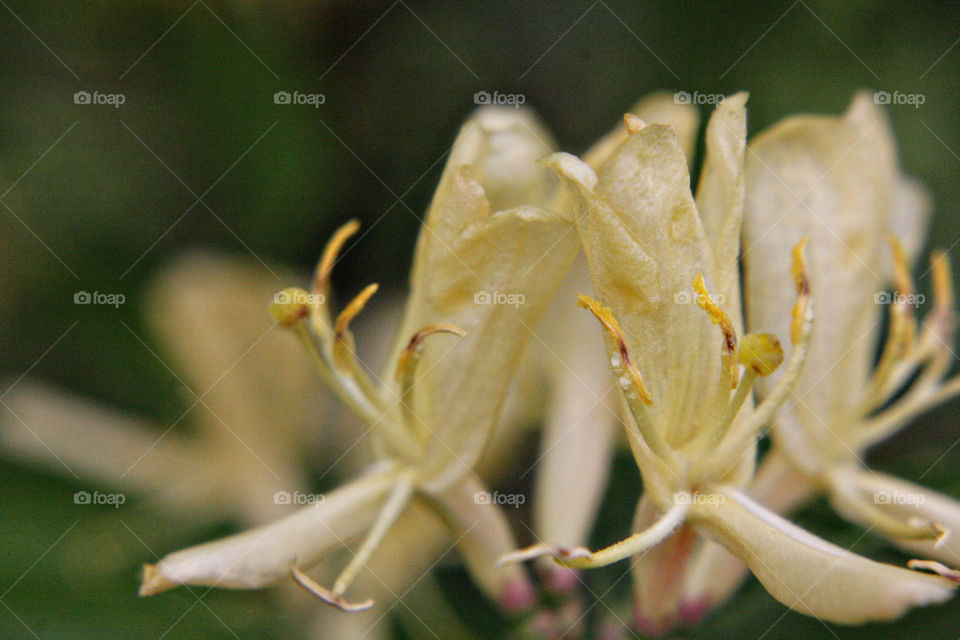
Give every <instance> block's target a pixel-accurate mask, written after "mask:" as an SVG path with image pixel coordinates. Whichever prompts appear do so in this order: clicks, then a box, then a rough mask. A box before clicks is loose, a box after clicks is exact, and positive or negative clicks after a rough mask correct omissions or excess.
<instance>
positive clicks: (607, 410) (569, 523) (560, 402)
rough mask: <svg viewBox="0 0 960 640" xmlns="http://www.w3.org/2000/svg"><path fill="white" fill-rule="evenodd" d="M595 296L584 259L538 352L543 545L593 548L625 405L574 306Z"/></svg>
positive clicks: (538, 506) (541, 335) (592, 328)
mask: <svg viewBox="0 0 960 640" xmlns="http://www.w3.org/2000/svg"><path fill="white" fill-rule="evenodd" d="M590 290H591V286H590V273H589V271H588V270H587V264H586V260H585V259H583V258H582V257H578V258H577V259H576V261H575V262H574V264H573V266H572V267H571V269H570V272H569V274H568V276H567V279H566V280H565V281H564V283H563V285H562V286H561V289H560V291H561V293H560V294H559V295H558V296H557V298H556V299H555V300H554V302H553V305H552V306H551V307H550V309H549V310H548V311H547V312H546V313H545V314H544V318H543V320H542V321H541V323H540V328H539V330H538V331H537V336H538V338H536V339H535V342H534V345H532V346H537V347H539V349H538V350H539V351H540V352H541V358H542V360H543V363H542V366H543V368H544V369H545V370H546V374H545V375H546V376H547V378H548V381H549V385H550V388H549V394H550V400H549V404H548V405H547V408H546V412H545V415H544V416H543V435H542V437H541V443H540V450H541V451H542V454H541V457H540V458H539V459H538V461H537V463H536V464H537V466H536V482H535V486H536V496H535V499H534V501H533V510H534V522H535V524H536V526H535V529H536V532H537V535H538V537H539V538H541V539H542V540H549V541H551V542H553V543H556V544H559V545H561V546H565V547H575V546H580V545H583V544H585V543H586V541H587V536H588V534H589V533H590V528H591V527H592V525H593V520H594V517H595V516H596V511H597V509H598V508H599V506H600V500H601V499H602V498H603V492H604V489H605V488H606V486H607V476H608V472H609V465H610V460H611V457H612V455H613V446H614V443H615V441H616V437H617V435H618V430H619V419H618V415H619V411H620V402H619V399H618V398H617V397H616V394H615V391H616V387H615V386H614V384H613V377H612V376H611V375H610V363H609V361H608V360H607V357H606V355H605V350H604V347H603V342H602V339H601V336H600V335H598V334H597V327H596V321H595V320H594V319H593V318H592V317H590V314H588V313H584V312H583V310H582V309H581V308H580V307H578V306H577V302H576V293H577V292H584V291H590ZM551 564H552V563H551ZM554 566H555V565H554Z"/></svg>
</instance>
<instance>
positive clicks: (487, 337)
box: [402, 207, 576, 488]
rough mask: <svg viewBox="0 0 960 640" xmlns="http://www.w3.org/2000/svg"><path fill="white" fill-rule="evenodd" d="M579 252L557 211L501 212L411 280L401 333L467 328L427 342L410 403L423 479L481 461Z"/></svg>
mask: <svg viewBox="0 0 960 640" xmlns="http://www.w3.org/2000/svg"><path fill="white" fill-rule="evenodd" d="M423 233H429V231H427V230H425V231H424V232H423ZM575 251H576V232H575V231H574V230H573V228H572V226H571V225H570V224H569V223H568V222H566V221H565V220H563V219H562V218H560V217H559V216H557V215H556V214H553V213H551V212H549V211H546V210H544V209H538V208H535V207H525V208H520V209H512V210H509V211H501V212H497V213H494V214H491V215H490V216H489V217H487V218H485V219H483V220H481V221H479V222H476V223H475V224H471V225H468V226H467V227H465V228H464V229H462V231H461V234H460V235H459V236H458V237H457V238H456V239H455V240H454V241H453V242H452V243H451V244H450V245H449V246H447V247H445V248H444V249H438V250H437V253H436V255H435V256H434V259H433V262H432V264H431V268H430V269H429V271H428V273H429V276H427V277H425V278H424V280H423V281H422V282H419V283H415V288H414V291H413V292H412V295H411V301H410V303H409V305H408V310H407V316H406V319H405V322H404V325H403V326H404V329H403V330H402V334H404V335H412V331H415V330H417V329H419V328H421V327H423V326H427V325H429V324H432V323H435V322H448V323H452V324H455V325H456V326H458V327H460V328H462V329H463V330H464V331H465V332H466V336H465V337H463V338H447V339H441V338H437V339H435V340H432V341H429V342H427V343H425V344H424V348H423V352H422V356H421V360H420V364H419V367H420V371H422V372H423V373H422V374H420V376H421V379H420V380H419V381H418V383H417V385H416V387H415V390H414V396H415V397H414V399H413V402H414V407H413V408H414V414H415V415H416V416H418V417H419V418H421V419H422V420H423V423H424V426H425V428H427V429H428V430H429V433H430V438H429V439H428V445H427V447H426V451H425V453H424V476H425V477H426V478H429V479H430V480H429V481H428V485H427V486H431V487H434V488H437V487H442V486H443V485H444V484H446V483H448V482H451V481H453V480H455V479H456V478H457V477H459V476H460V475H461V474H463V473H465V472H466V471H467V469H468V468H469V467H470V466H472V465H473V464H474V463H475V462H476V460H477V458H478V456H479V455H480V453H481V452H482V450H483V447H484V445H485V444H486V443H487V441H488V438H489V436H490V432H491V429H492V428H493V427H494V425H495V423H496V420H497V417H498V414H499V411H500V408H501V405H502V404H503V402H504V400H505V398H506V394H507V391H508V390H509V388H510V382H511V379H512V377H513V374H514V373H515V371H516V369H517V366H518V364H519V362H520V358H521V356H522V355H523V351H524V348H525V346H526V344H527V343H528V342H529V341H530V340H531V338H532V332H533V329H534V328H535V327H536V326H537V322H538V321H539V318H540V315H541V314H542V312H543V311H544V309H545V308H546V306H547V304H548V303H549V302H550V300H551V299H552V297H553V294H554V292H555V291H556V289H557V287H558V286H559V284H560V281H561V279H562V278H563V275H564V274H565V272H566V270H567V269H568V268H569V265H570V262H571V261H572V260H573V257H574V254H575ZM417 285H419V286H417Z"/></svg>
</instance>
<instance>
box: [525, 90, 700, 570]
mask: <svg viewBox="0 0 960 640" xmlns="http://www.w3.org/2000/svg"><path fill="white" fill-rule="evenodd" d="M630 113H632V114H636V115H637V116H639V117H640V118H642V119H643V120H644V121H646V122H651V123H657V124H667V125H670V126H671V127H673V129H674V131H675V132H676V133H677V137H678V139H679V141H680V145H681V147H682V148H683V150H684V153H685V154H686V155H687V157H692V155H693V150H694V147H695V145H696V136H697V125H698V122H699V115H698V113H697V110H696V108H695V107H693V106H691V105H689V104H677V102H676V100H674V96H673V94H668V93H654V94H651V95H649V96H646V97H645V98H643V99H642V100H640V101H638V102H637V103H636V104H635V105H634V106H633V107H632V108H631V109H630ZM628 135H629V134H628V131H627V127H626V125H625V124H624V123H623V122H621V123H620V124H619V126H618V127H616V128H615V129H614V130H613V131H611V132H610V133H608V134H607V135H605V136H604V137H603V138H601V139H600V140H599V141H597V143H596V144H594V145H593V146H592V147H591V148H590V149H589V150H588V151H587V152H586V153H585V154H584V161H585V162H586V163H587V164H588V165H590V167H591V168H592V169H594V170H599V168H600V166H601V165H602V164H603V162H604V161H605V160H606V159H607V157H608V156H609V155H610V154H611V153H612V152H613V151H614V150H615V149H616V148H617V146H619V145H620V144H621V143H622V142H623V141H624V140H626V138H627V136H628ZM551 199H552V201H553V205H552V206H551V207H550V208H551V209H553V210H555V211H557V212H559V213H561V214H563V215H565V216H569V218H570V219H571V220H573V219H574V213H575V212H574V211H573V203H572V202H571V201H570V198H569V197H568V196H567V194H566V192H564V191H559V192H558V193H557V194H556V195H555V196H554V197H553V198H551ZM577 291H590V272H589V270H588V268H587V262H586V259H585V258H584V257H583V255H582V254H580V255H578V256H577V259H576V260H575V261H574V263H573V266H572V267H571V268H570V272H569V273H568V275H567V278H566V280H564V282H563V284H562V285H561V287H560V291H559V293H558V295H557V296H556V298H555V299H554V302H553V304H552V305H551V307H550V309H549V310H548V311H547V312H546V313H545V314H544V317H543V320H541V322H540V327H539V328H538V330H537V331H536V334H537V336H538V339H537V341H536V342H535V343H534V345H532V346H534V347H539V349H535V350H534V354H535V355H536V356H537V357H538V358H539V359H540V364H541V366H542V367H543V370H544V371H545V377H546V381H547V384H548V387H549V399H548V401H547V404H546V408H545V413H544V416H543V433H542V436H541V443H540V451H541V454H540V457H539V458H538V460H537V463H536V477H535V483H534V486H535V493H534V500H533V530H534V533H535V535H536V536H537V537H538V538H539V539H541V540H550V541H551V542H554V543H556V544H559V545H562V546H565V547H574V546H579V545H583V544H586V541H587V536H588V535H589V533H590V528H591V527H592V526H593V522H594V520H595V518H596V513H597V510H598V509H599V507H600V501H601V500H602V498H603V492H604V490H605V489H606V485H607V478H608V475H609V467H610V463H611V460H612V456H613V448H614V445H615V444H616V442H617V436H618V435H619V434H620V433H621V431H620V419H619V411H620V406H619V402H618V401H617V399H616V388H615V384H614V379H613V376H612V375H611V373H610V366H609V364H608V362H607V358H606V357H605V355H604V347H603V342H602V336H599V335H597V334H596V333H595V329H594V326H593V322H594V321H593V320H592V319H591V318H590V317H589V316H588V315H587V314H584V313H583V311H582V310H581V309H579V308H578V307H577V305H576V304H575V298H574V294H575V292H577ZM571 336H577V339H576V340H571V339H570V337H571ZM571 470H574V471H575V472H571ZM540 567H541V569H542V570H543V571H544V572H546V573H548V574H550V575H549V576H548V578H547V582H548V583H550V584H551V585H552V586H553V587H555V588H570V587H572V586H574V584H575V581H573V580H571V579H570V578H571V576H570V575H569V571H570V570H569V569H566V568H564V567H560V566H558V565H557V564H556V563H553V562H550V561H543V562H541V564H540Z"/></svg>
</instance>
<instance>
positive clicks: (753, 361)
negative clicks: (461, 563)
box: [501, 94, 955, 624]
mask: <svg viewBox="0 0 960 640" xmlns="http://www.w3.org/2000/svg"><path fill="white" fill-rule="evenodd" d="M745 101H746V96H745V95H743V94H741V95H738V96H733V97H731V98H728V99H727V100H725V101H724V103H723V104H722V105H721V106H720V108H719V109H718V110H717V111H716V112H715V114H714V116H713V118H712V119H711V125H712V124H713V121H717V122H720V123H722V124H721V125H720V127H719V128H718V129H717V130H716V136H715V137H713V141H712V142H711V136H710V134H709V133H708V144H709V145H710V148H708V152H707V153H708V157H710V156H711V155H712V154H716V155H717V161H716V162H711V161H710V160H708V161H707V162H706V164H705V167H704V174H705V175H704V176H703V178H702V179H701V189H700V191H701V192H702V194H698V201H697V202H696V203H695V201H694V199H693V196H692V194H691V192H690V178H689V174H688V172H687V167H686V158H685V156H684V153H683V150H682V149H681V148H680V146H679V144H678V142H677V138H676V135H675V134H674V133H673V131H672V130H671V129H670V128H669V127H666V126H661V125H644V123H643V122H642V121H640V119H639V118H636V117H631V116H627V117H626V118H625V121H626V122H627V125H628V128H629V129H630V131H631V135H630V137H629V139H628V140H627V141H625V142H624V143H623V144H621V145H620V146H619V147H618V148H617V149H616V150H615V151H614V152H613V153H612V154H611V156H610V158H609V159H608V160H607V161H606V162H605V163H604V164H603V167H602V168H601V170H600V172H599V174H597V173H595V172H594V171H593V170H592V169H591V168H590V167H589V166H588V165H587V164H585V163H583V162H582V161H580V160H578V159H577V158H575V157H573V156H571V155H568V154H555V155H554V156H552V158H551V160H550V164H551V165H552V166H553V167H554V168H555V169H556V171H557V173H558V174H559V175H560V176H561V177H562V179H563V180H564V182H565V184H566V185H567V186H568V187H569V189H570V190H571V192H572V193H573V197H574V198H575V199H576V200H577V202H578V213H577V220H576V222H577V229H578V232H579V234H580V238H581V243H582V245H583V247H584V251H585V253H586V256H587V260H588V262H589V265H590V272H591V275H592V279H593V288H594V291H595V292H596V295H597V297H598V299H599V300H600V301H601V302H598V301H596V300H594V299H592V298H588V297H586V296H581V297H580V301H581V304H583V305H584V306H585V307H586V308H587V309H589V310H590V311H591V312H592V313H593V314H594V315H595V316H596V317H597V319H598V320H599V321H600V322H601V324H602V326H603V328H604V332H605V335H606V339H607V347H608V354H609V356H610V359H611V366H612V368H613V370H614V373H615V375H616V376H617V379H618V382H619V386H620V388H621V391H622V396H621V397H622V400H623V403H624V405H625V408H626V411H625V417H626V420H627V428H626V433H627V437H628V439H629V442H630V445H631V448H632V450H633V453H634V456H635V458H636V459H637V463H638V466H639V468H640V472H641V475H642V476H643V481H644V500H646V501H648V502H649V506H650V509H651V510H652V511H653V513H654V519H653V522H652V523H651V524H650V525H649V526H648V527H647V528H645V529H643V530H641V531H638V532H637V533H635V534H633V535H632V536H630V537H628V538H626V539H625V540H623V541H621V542H618V543H616V544H614V545H611V546H610V547H607V548H605V549H603V550H600V551H595V552H594V551H589V550H587V549H584V548H582V547H581V548H573V549H567V548H562V547H556V546H551V545H546V544H538V545H534V546H533V547H530V548H528V549H524V550H521V551H518V552H514V553H512V554H508V555H506V556H504V557H503V558H502V559H501V560H502V562H504V563H511V562H516V561H522V560H525V559H529V558H533V557H539V556H543V555H550V556H553V557H554V558H555V559H556V560H557V562H559V563H560V564H563V565H566V566H571V567H576V568H589V567H597V566H604V565H607V564H610V563H613V562H616V561H618V560H622V559H625V558H628V557H630V556H633V555H636V554H639V553H643V552H646V551H647V550H649V549H651V548H655V546H656V545H657V544H659V543H660V542H662V541H663V540H664V539H666V538H667V537H668V536H670V535H671V534H674V535H681V534H682V533H683V532H684V531H686V529H683V528H685V527H689V528H690V529H689V531H691V532H692V534H698V535H703V536H706V537H708V538H710V539H712V540H715V541H717V542H719V543H720V544H722V545H724V546H725V547H726V548H727V549H728V550H729V551H730V552H731V553H733V554H734V555H736V556H737V557H739V558H740V559H741V560H742V561H744V562H745V563H746V564H747V565H748V566H749V567H750V569H751V570H752V571H753V573H754V574H755V575H756V576H757V578H758V579H759V580H760V582H761V583H762V584H763V585H764V586H765V587H766V589H767V590H768V592H770V593H771V595H773V596H774V597H775V598H777V599H778V600H780V601H781V602H783V603H784V604H786V605H787V606H789V607H791V608H793V609H795V610H797V611H799V612H801V613H805V614H807V615H812V616H817V617H819V618H822V619H824V620H829V621H833V622H838V623H847V624H856V623H862V622H866V621H869V620H886V619H892V618H896V617H898V616H899V615H901V614H902V613H903V612H904V611H906V610H907V609H909V608H910V607H912V606H916V605H922V604H929V603H934V602H941V601H943V600H946V599H947V598H949V597H950V596H951V595H952V593H953V590H954V586H955V585H954V583H953V582H951V581H950V580H947V579H945V578H942V577H940V576H931V575H926V574H920V573H916V572H912V571H908V570H905V569H900V568H897V567H893V566H888V565H883V564H880V563H876V562H873V561H871V560H868V559H866V558H862V557H860V556H858V555H856V554H854V553H851V552H849V551H846V550H844V549H841V548H839V547H836V546H833V545H831V544H829V543H827V542H825V541H823V540H821V539H819V538H817V537H816V536H813V535H812V534H809V533H807V532H806V531H804V530H803V529H800V528H798V527H796V526H794V525H792V524H791V523H789V522H787V521H786V520H784V519H782V518H781V517H779V516H777V515H776V514H774V513H772V512H770V511H768V510H767V509H765V508H764V507H762V506H761V505H759V504H758V503H756V502H755V501H753V500H752V499H750V498H749V497H748V496H747V495H746V494H745V493H744V492H743V491H742V488H743V486H745V485H746V484H747V482H748V481H749V480H750V478H751V476H752V472H753V466H754V457H753V455H743V454H744V452H745V451H748V452H749V451H751V450H752V449H753V447H754V445H755V440H756V437H757V434H758V432H759V430H760V429H761V428H762V427H764V426H765V425H766V424H767V423H768V422H769V421H770V420H771V419H772V418H773V416H774V414H775V412H776V411H777V409H778V408H779V407H780V406H781V404H782V402H783V401H784V400H785V399H786V397H787V396H788V395H789V393H790V388H791V385H792V384H793V383H794V382H795V380H796V378H797V377H798V375H799V372H800V369H801V366H802V364H803V360H804V356H805V352H806V349H807V345H808V342H809V336H810V330H811V326H812V307H811V304H810V300H809V283H808V280H807V276H806V272H805V264H804V258H803V243H800V244H799V245H797V246H796V247H795V249H794V251H793V264H792V266H791V267H788V268H790V269H791V270H792V274H793V278H794V283H792V285H791V284H790V283H788V288H789V289H790V290H791V291H793V292H794V295H795V296H796V301H795V303H794V306H793V312H792V313H791V312H790V310H787V311H786V314H787V318H788V320H787V323H788V326H789V327H790V328H789V331H788V332H787V333H786V335H789V336H790V339H791V342H792V343H793V344H794V348H793V351H792V353H791V355H790V357H789V359H788V360H787V362H786V363H785V364H784V373H783V375H782V376H781V377H780V379H779V380H778V381H777V383H776V384H775V385H774V386H773V388H772V389H771V390H770V392H769V393H768V394H767V396H766V397H765V398H764V400H763V401H762V402H760V403H759V404H758V405H757V406H756V407H755V408H754V407H753V406H751V404H750V403H748V402H747V399H748V398H749V396H750V394H751V391H752V387H753V386H754V383H755V382H756V381H757V380H758V379H759V378H763V377H767V376H769V375H771V374H772V373H773V372H774V371H775V370H776V369H777V368H778V367H779V365H780V364H781V361H782V359H783V351H782V348H781V347H780V344H779V342H778V341H777V339H776V338H775V337H774V336H772V335H770V334H766V333H757V334H747V335H744V336H743V337H742V338H739V337H738V333H739V332H738V331H737V330H736V328H735V325H734V321H733V320H732V319H731V317H730V316H729V315H728V314H727V313H726V312H725V311H724V308H723V306H722V305H721V304H719V303H718V300H717V298H714V297H713V296H711V293H710V291H711V290H712V291H713V292H715V295H719V293H723V294H724V295H727V294H729V295H733V294H734V293H735V289H736V287H737V286H738V278H737V277H736V270H735V269H733V270H728V269H725V267H726V266H727V263H730V262H733V261H735V260H736V256H737V253H738V252H737V247H738V243H739V240H738V237H739V232H738V229H737V228H738V227H739V222H740V215H741V211H742V209H741V207H740V205H739V203H738V202H737V195H738V193H740V192H741V191H740V188H739V187H738V185H739V184H740V183H741V181H742V175H743V174H742V168H741V167H742V158H743V149H744V147H745V124H744V123H745V117H746V116H745V109H744V103H745ZM708 201H709V202H708ZM701 210H702V211H703V213H702V214H701V213H699V212H698V211H701ZM701 216H703V217H702V218H701ZM714 216H716V218H713V219H710V218H712V217H714ZM778 259H780V260H783V259H784V256H782V255H781V256H779V257H778ZM691 302H696V303H697V304H690V303H691ZM605 305H609V306H605ZM621 327H622V328H621ZM741 367H742V370H741ZM678 528H680V531H679V532H677V530H678ZM675 532H677V533H675ZM840 594H842V595H843V597H842V598H841V597H838V596H839V595H840Z"/></svg>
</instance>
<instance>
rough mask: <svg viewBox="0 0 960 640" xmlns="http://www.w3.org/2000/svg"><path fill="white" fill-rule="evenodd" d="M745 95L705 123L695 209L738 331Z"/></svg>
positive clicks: (723, 298) (724, 104) (731, 100)
mask: <svg viewBox="0 0 960 640" xmlns="http://www.w3.org/2000/svg"><path fill="white" fill-rule="evenodd" d="M746 103H747V94H746V93H738V94H736V95H733V96H730V97H729V98H727V99H726V100H724V101H723V102H721V103H720V104H719V105H717V108H716V110H715V111H714V112H713V115H712V116H711V117H710V122H709V124H708V125H707V141H706V158H705V159H704V162H703V169H702V171H701V174H700V183H699V184H698V185H697V210H698V211H699V212H700V219H701V221H702V223H703V229H704V232H705V233H706V234H707V240H708V241H709V242H710V246H711V247H712V248H713V254H714V257H715V259H716V263H717V266H716V279H717V291H716V293H717V294H719V296H720V299H721V301H722V304H723V307H724V309H726V310H727V313H729V314H730V317H731V318H732V320H733V326H734V327H735V328H736V330H737V332H738V333H742V331H743V319H742V318H741V317H740V265H739V262H738V259H739V257H740V223H741V220H742V218H743V198H744V183H743V162H744V154H745V153H746V146H747V109H746Z"/></svg>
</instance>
